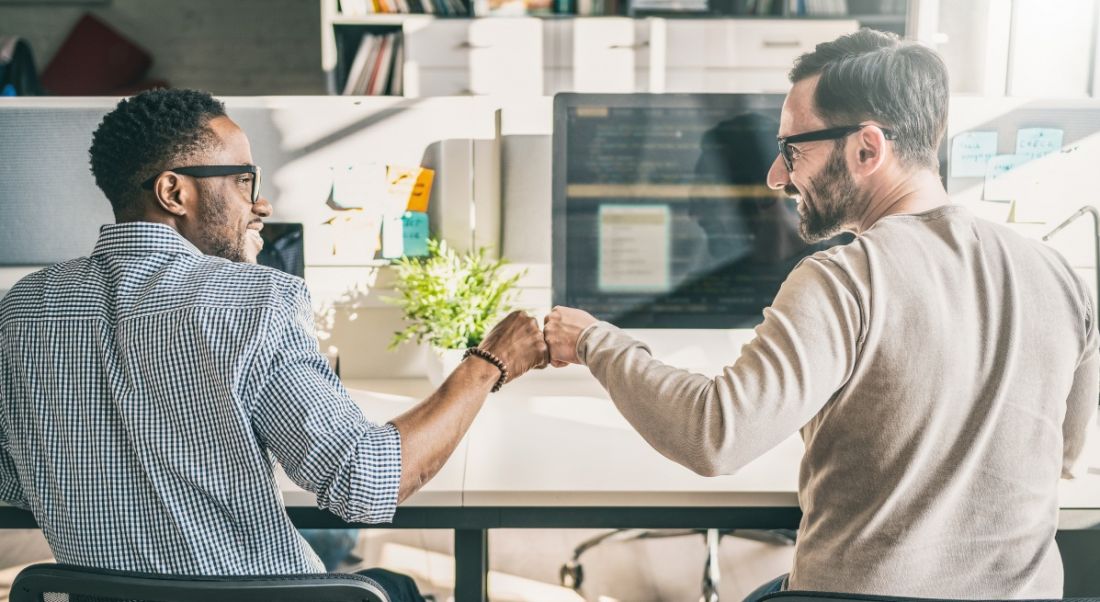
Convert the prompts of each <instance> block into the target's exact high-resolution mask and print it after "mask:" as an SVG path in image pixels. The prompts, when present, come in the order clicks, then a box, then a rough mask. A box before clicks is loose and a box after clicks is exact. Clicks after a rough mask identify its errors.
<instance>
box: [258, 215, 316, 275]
mask: <svg viewBox="0 0 1100 602" xmlns="http://www.w3.org/2000/svg"><path fill="white" fill-rule="evenodd" d="M260 237H261V238H263V239H264V248H263V250H261V251H260V254H259V255H258V256H257V257H256V263H258V264H260V265H266V266H268V267H271V268H275V269H277V270H282V271H284V272H286V273H288V274H293V275H295V276H297V277H299V278H305V275H306V262H305V244H304V239H303V237H302V224H292V223H279V222H264V229H263V230H260Z"/></svg>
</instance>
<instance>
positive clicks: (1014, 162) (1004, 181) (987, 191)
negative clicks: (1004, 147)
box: [982, 155, 1031, 201]
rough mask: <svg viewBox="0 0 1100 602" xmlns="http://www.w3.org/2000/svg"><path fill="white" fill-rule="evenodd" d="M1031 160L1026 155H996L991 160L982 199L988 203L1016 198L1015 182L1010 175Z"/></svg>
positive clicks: (986, 173)
mask: <svg viewBox="0 0 1100 602" xmlns="http://www.w3.org/2000/svg"><path fill="white" fill-rule="evenodd" d="M1030 160H1031V159H1030V158H1029V157H1025V156H1024V155H995V156H994V157H993V158H992V159H990V160H989V163H988V165H987V167H986V172H985V187H984V189H983V190H982V199H984V200H986V201H1011V200H1013V199H1015V198H1016V196H1017V194H1016V193H1017V192H1018V191H1016V190H1013V187H1012V184H1013V181H1012V179H1011V178H1009V177H1008V175H1009V174H1010V173H1011V172H1012V170H1014V169H1016V168H1017V167H1019V166H1021V165H1023V164H1024V163H1027V162H1028V161H1030Z"/></svg>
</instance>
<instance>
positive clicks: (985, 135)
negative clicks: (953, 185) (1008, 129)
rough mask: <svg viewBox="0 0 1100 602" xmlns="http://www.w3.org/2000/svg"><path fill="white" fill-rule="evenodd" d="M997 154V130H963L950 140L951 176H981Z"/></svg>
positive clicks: (983, 175)
mask: <svg viewBox="0 0 1100 602" xmlns="http://www.w3.org/2000/svg"><path fill="white" fill-rule="evenodd" d="M996 154H997V132H963V133H961V134H955V138H954V139H953V140H952V141H951V159H950V165H951V177H952V178H983V177H985V172H986V168H987V166H988V164H989V160H990V159H992V158H993V156H994V155H996Z"/></svg>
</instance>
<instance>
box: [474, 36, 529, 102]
mask: <svg viewBox="0 0 1100 602" xmlns="http://www.w3.org/2000/svg"><path fill="white" fill-rule="evenodd" d="M470 47H471V49H470V89H471V90H473V93H474V94H493V95H524V96H539V95H541V94H542V24H541V22H540V21H539V20H538V19H532V18H520V19H478V20H475V21H473V22H472V23H471V24H470Z"/></svg>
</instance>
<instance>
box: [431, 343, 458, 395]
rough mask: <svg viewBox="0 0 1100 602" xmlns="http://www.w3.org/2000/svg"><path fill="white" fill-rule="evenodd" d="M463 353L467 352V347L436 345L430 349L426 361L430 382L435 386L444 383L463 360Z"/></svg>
mask: <svg viewBox="0 0 1100 602" xmlns="http://www.w3.org/2000/svg"><path fill="white" fill-rule="evenodd" d="M463 353H466V350H465V349H436V348H435V347H432V348H431V349H429V350H428V354H427V355H428V359H427V362H426V363H427V373H428V382H430V383H432V386H433V387H438V386H439V385H442V384H443V381H445V380H447V377H448V376H450V375H451V372H454V369H455V368H457V367H458V364H460V363H461V362H462V354H463Z"/></svg>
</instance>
